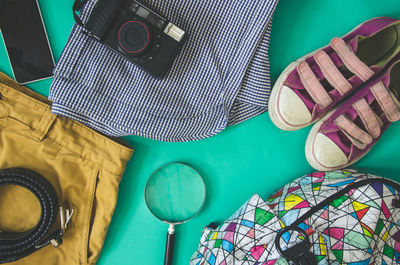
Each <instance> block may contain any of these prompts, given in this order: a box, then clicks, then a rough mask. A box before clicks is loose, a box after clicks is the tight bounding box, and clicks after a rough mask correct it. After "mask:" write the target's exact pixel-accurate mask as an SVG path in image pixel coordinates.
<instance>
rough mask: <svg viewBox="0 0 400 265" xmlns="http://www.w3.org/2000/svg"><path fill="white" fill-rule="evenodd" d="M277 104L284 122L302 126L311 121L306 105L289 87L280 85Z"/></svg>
mask: <svg viewBox="0 0 400 265" xmlns="http://www.w3.org/2000/svg"><path fill="white" fill-rule="evenodd" d="M278 104H279V112H280V114H281V117H282V119H283V120H284V121H285V123H287V124H289V125H292V126H303V125H307V124H309V123H310V122H311V121H312V116H311V113H310V111H309V110H308V108H307V106H306V105H305V104H304V102H303V101H302V100H301V98H300V97H299V96H298V95H297V94H296V93H295V92H294V91H293V90H292V89H291V88H289V87H287V86H283V87H282V89H281V93H280V97H279V102H278Z"/></svg>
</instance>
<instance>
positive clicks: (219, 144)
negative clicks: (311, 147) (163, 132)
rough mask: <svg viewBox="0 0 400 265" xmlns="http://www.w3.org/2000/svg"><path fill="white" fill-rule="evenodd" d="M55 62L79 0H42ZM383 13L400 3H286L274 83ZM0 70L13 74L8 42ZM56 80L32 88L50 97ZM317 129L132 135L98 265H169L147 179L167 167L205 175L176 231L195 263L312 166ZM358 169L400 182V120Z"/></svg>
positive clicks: (275, 44) (246, 126) (263, 126)
mask: <svg viewBox="0 0 400 265" xmlns="http://www.w3.org/2000/svg"><path fill="white" fill-rule="evenodd" d="M39 3H40V6H41V10H42V13H43V17H44V21H45V24H46V27H47V32H48V35H49V39H50V43H51V46H52V49H53V53H54V56H55V59H56V60H58V58H59V56H60V54H61V52H62V49H63V47H64V45H65V43H66V41H67V39H68V35H69V33H70V30H71V27H72V25H73V22H74V21H73V18H72V12H71V9H72V8H71V7H72V3H73V0H57V1H54V0H39ZM378 16H392V17H396V18H400V2H399V0H379V1H377V0H351V1H349V0H302V1H300V0H281V1H280V3H279V4H278V7H277V10H276V13H275V15H274V18H273V21H274V22H273V28H272V38H271V46H270V61H271V76H272V80H273V81H275V80H276V79H277V78H278V76H279V74H280V72H281V71H282V70H283V69H284V68H285V67H286V66H287V65H288V64H289V63H290V62H292V61H294V60H296V59H297V58H299V57H301V56H303V55H304V54H306V53H308V52H311V51H313V50H315V49H317V48H319V47H321V46H323V45H326V44H327V43H328V42H329V41H330V39H331V38H333V37H335V36H342V35H344V34H346V33H347V32H348V31H350V30H351V29H353V28H354V27H356V26H357V25H358V24H360V23H361V22H363V21H365V20H367V19H370V18H373V17H378ZM0 70H1V71H3V72H5V73H6V74H8V75H10V76H11V73H12V72H11V68H10V65H9V62H8V58H7V55H6V51H5V48H4V45H3V43H1V42H0ZM50 83H51V79H49V80H45V81H40V82H36V83H32V84H30V85H28V87H30V88H32V89H34V90H35V91H37V92H39V93H41V94H43V95H46V96H47V95H48V92H49V87H50ZM309 130H310V128H305V129H302V130H300V131H296V132H284V131H280V130H279V129H277V128H276V127H275V126H274V125H273V124H272V122H271V121H270V120H269V116H268V114H263V115H260V116H258V117H256V118H253V119H251V120H249V121H246V122H244V123H242V124H240V125H237V126H234V127H230V128H227V129H226V130H225V131H223V132H222V133H220V134H219V135H217V136H215V137H212V138H209V139H205V140H201V141H198V142H189V143H163V142H158V141H153V140H148V139H144V138H141V137H135V136H130V137H125V138H124V139H125V140H126V141H127V142H129V144H131V145H132V146H133V147H134V148H135V150H136V151H135V154H134V155H133V157H132V160H131V161H130V163H129V165H128V167H127V169H126V173H125V175H124V178H123V180H122V182H121V186H120V192H119V199H118V204H117V208H116V211H115V214H114V218H113V221H112V223H111V226H110V229H109V233H108V236H107V239H106V242H105V244H104V249H103V252H102V255H101V257H100V259H99V262H98V264H100V265H105V264H110V265H114V264H119V265H125V264H135V265H136V264H137V265H156V264H163V261H164V249H165V237H166V233H167V228H168V225H167V224H164V223H162V222H160V221H159V220H157V219H156V218H155V217H154V216H153V215H152V214H151V213H150V212H149V210H148V209H147V208H146V204H145V201H144V187H145V184H146V181H147V178H148V177H149V176H150V174H151V173H152V172H153V171H154V170H155V169H157V168H158V167H159V166H161V165H163V164H165V163H168V162H183V163H187V164H189V165H191V166H192V167H193V168H195V169H196V170H197V171H198V172H199V173H200V174H201V175H202V177H203V179H204V182H205V185H206V188H207V198H206V202H205V205H204V208H203V210H202V211H201V213H200V214H199V215H198V216H196V218H194V219H193V220H191V221H190V222H188V223H185V224H182V225H179V226H177V227H176V230H177V235H176V245H175V253H174V255H175V256H174V264H176V265H182V264H188V263H189V260H190V257H191V255H192V253H193V252H194V251H195V250H196V248H197V245H198V242H199V239H200V235H201V232H202V228H203V227H204V226H206V225H208V224H209V223H210V222H213V221H216V222H221V221H223V220H225V219H226V218H228V217H229V216H230V215H231V214H233V212H234V211H235V210H236V209H238V208H239V207H240V206H241V205H242V204H243V203H244V202H245V201H246V200H248V199H249V198H250V196H251V195H252V194H254V193H258V194H259V195H260V196H262V197H267V196H269V195H271V194H272V193H273V192H274V191H275V190H277V189H278V188H280V187H281V186H283V185H284V184H286V183H288V182H289V181H292V180H294V179H295V178H297V177H300V176H302V175H304V174H307V173H310V172H311V171H313V169H312V168H311V167H310V166H309V165H308V164H307V162H306V159H305V155H304V144H305V140H306V137H307V134H308V132H309ZM353 168H357V169H362V170H368V171H369V172H372V173H375V174H380V175H382V176H386V177H390V178H393V179H396V180H398V181H399V180H400V122H398V123H397V124H393V125H392V126H391V127H390V128H389V129H388V130H387V131H386V132H385V134H384V135H383V137H382V139H381V141H379V143H378V144H377V145H376V146H375V147H374V148H373V149H372V151H371V152H370V153H369V154H368V155H367V156H366V157H365V158H363V159H362V160H361V161H360V162H359V163H357V164H355V165H354V166H353Z"/></svg>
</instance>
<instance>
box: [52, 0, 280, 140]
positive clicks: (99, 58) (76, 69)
mask: <svg viewBox="0 0 400 265" xmlns="http://www.w3.org/2000/svg"><path fill="white" fill-rule="evenodd" d="M142 2H143V4H145V5H146V6H148V7H150V8H151V9H153V10H155V11H156V12H157V13H160V14H161V15H162V16H164V17H166V18H168V19H169V20H171V21H172V22H173V23H174V24H176V25H178V26H179V27H181V28H183V29H184V30H185V31H186V32H187V34H188V38H187V41H186V43H185V44H184V46H183V49H182V51H181V53H180V54H179V56H178V57H177V58H176V60H175V61H174V64H173V66H172V68H171V70H170V71H169V73H168V74H167V76H166V77H165V78H163V79H156V78H154V77H152V76H151V75H149V74H148V73H146V72H144V71H143V70H141V69H140V68H138V67H137V66H136V65H134V64H133V63H131V62H129V61H128V60H126V59H125V58H123V57H122V56H120V55H119V54H117V53H116V52H114V51H112V50H110V49H109V48H107V47H105V46H104V45H103V44H101V43H99V42H97V41H96V40H93V39H91V38H89V37H87V36H86V35H85V34H83V33H82V29H81V28H80V26H78V25H74V27H73V29H72V32H71V35H70V37H69V40H68V42H67V44H66V47H65V49H64V51H63V53H62V55H61V57H60V59H59V61H58V64H57V66H56V68H55V70H54V79H53V82H52V84H51V89H50V95H49V99H50V100H52V101H53V106H52V112H53V113H55V114H58V115H62V116H66V117H69V118H72V119H75V120H77V121H79V122H81V123H83V124H85V125H87V126H89V127H92V128H94V129H96V130H98V131H100V132H102V133H104V134H107V135H111V136H125V135H139V136H143V137H148V138H152V139H157V140H162V141H191V140H198V139H202V138H206V137H210V136H213V135H215V134H217V133H218V132H220V131H222V130H223V129H224V128H226V126H228V125H234V124H237V123H240V122H243V121H245V120H247V119H249V118H251V117H254V116H255V115H258V114H261V113H263V112H265V111H266V110H267V104H268V98H269V94H270V90H271V85H270V77H269V61H268V45H269V37H270V28H271V17H272V13H273V11H274V9H275V7H276V5H277V2H278V0H213V1H205V0H201V1H197V0H184V1H178V0H145V1H142ZM94 4H95V1H93V0H89V2H88V3H87V4H86V5H85V6H84V8H83V10H82V11H81V13H80V16H81V18H82V20H83V21H86V20H87V19H88V17H89V15H90V12H91V10H92V9H93V7H94Z"/></svg>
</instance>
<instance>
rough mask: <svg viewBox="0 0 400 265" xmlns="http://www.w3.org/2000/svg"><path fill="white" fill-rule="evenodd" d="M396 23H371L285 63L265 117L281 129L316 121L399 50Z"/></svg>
mask: <svg viewBox="0 0 400 265" xmlns="http://www.w3.org/2000/svg"><path fill="white" fill-rule="evenodd" d="M398 36H400V20H396V19H393V18H388V17H382V18H375V19H371V20H369V21H367V22H365V23H363V24H361V25H360V26H359V27H357V28H356V29H354V30H353V31H352V32H350V33H349V34H347V35H346V36H344V37H343V38H334V39H333V40H332V41H331V43H330V45H328V46H326V47H323V48H321V49H319V50H317V51H314V52H312V53H310V54H308V55H306V56H304V57H302V58H300V59H298V60H297V61H296V62H293V63H292V64H290V65H289V66H288V67H287V68H286V69H285V70H284V71H283V73H282V74H281V76H280V77H279V79H278V81H277V82H276V83H275V85H274V88H273V90H272V93H271V98H270V101H269V114H270V117H271V120H272V121H273V122H274V123H275V125H276V126H278V127H279V128H281V129H283V130H297V129H300V128H303V127H305V126H307V125H309V124H311V123H313V122H315V121H317V120H319V119H320V118H322V117H323V116H324V115H325V114H326V113H327V112H328V111H329V110H331V109H332V108H333V107H334V106H335V105H337V104H338V103H339V102H340V101H341V100H342V99H343V98H344V97H346V96H347V95H349V94H350V93H351V92H352V91H354V90H355V89H356V88H358V87H360V86H361V85H362V84H363V83H365V82H366V81H367V80H369V79H370V78H371V77H373V76H375V75H376V74H377V73H378V72H380V71H382V69H383V68H384V67H386V65H387V63H388V62H389V61H390V60H391V59H392V58H393V57H394V56H395V55H396V54H397V53H398V52H399V50H400V38H398Z"/></svg>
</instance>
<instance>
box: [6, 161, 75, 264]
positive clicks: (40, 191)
mask: <svg viewBox="0 0 400 265" xmlns="http://www.w3.org/2000/svg"><path fill="white" fill-rule="evenodd" d="M4 185H17V186H22V187H24V188H26V189H28V190H29V191H30V192H32V193H33V194H34V195H35V196H36V198H37V199H38V200H39V202H40V206H41V216H40V219H39V222H38V223H37V224H36V225H35V227H33V228H32V229H31V230H29V231H25V232H20V233H14V232H6V231H0V264H2V263H6V262H12V261H16V260H19V259H21V258H23V257H26V256H27V255H29V254H31V253H33V252H35V251H36V250H38V249H40V248H42V247H44V246H47V245H49V244H52V245H53V246H55V247H57V246H58V245H59V244H61V243H62V235H63V233H64V228H65V227H66V225H65V226H64V224H63V222H64V221H63V216H62V215H63V208H62V207H59V201H58V197H57V193H56V191H55V190H54V188H53V186H52V185H51V184H50V182H49V181H48V180H47V179H45V178H44V177H43V176H41V175H40V174H38V173H36V172H34V171H32V170H28V169H24V168H10V169H4V170H0V186H4ZM58 213H61V216H60V220H61V228H59V229H58V230H57V231H56V232H53V233H50V229H51V228H52V227H53V225H54V224H55V222H56V220H57V214H58ZM71 215H72V214H71ZM70 217H71V216H70V215H69V213H68V212H67V218H68V219H69V218H70Z"/></svg>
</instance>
